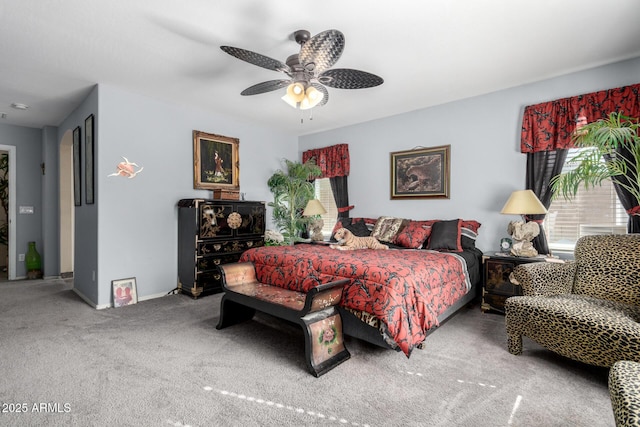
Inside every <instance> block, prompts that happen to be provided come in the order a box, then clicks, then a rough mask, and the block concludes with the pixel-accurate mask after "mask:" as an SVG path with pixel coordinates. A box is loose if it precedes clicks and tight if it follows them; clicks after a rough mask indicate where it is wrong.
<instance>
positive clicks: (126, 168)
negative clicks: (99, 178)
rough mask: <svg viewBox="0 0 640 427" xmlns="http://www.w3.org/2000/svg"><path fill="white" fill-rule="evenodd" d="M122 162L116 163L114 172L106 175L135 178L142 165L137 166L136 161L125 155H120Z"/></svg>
mask: <svg viewBox="0 0 640 427" xmlns="http://www.w3.org/2000/svg"><path fill="white" fill-rule="evenodd" d="M122 158H123V159H124V162H120V163H118V165H117V166H116V172H114V173H112V174H109V175H107V176H124V177H125V178H135V177H136V175H138V174H139V173H140V172H142V170H143V169H144V167H140V166H138V165H137V164H136V163H132V162H130V161H129V160H128V159H127V158H126V157H124V156H122Z"/></svg>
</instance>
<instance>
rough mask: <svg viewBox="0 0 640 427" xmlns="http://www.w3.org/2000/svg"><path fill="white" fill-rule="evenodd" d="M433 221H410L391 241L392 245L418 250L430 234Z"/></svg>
mask: <svg viewBox="0 0 640 427" xmlns="http://www.w3.org/2000/svg"><path fill="white" fill-rule="evenodd" d="M432 225H433V221H410V222H409V224H407V226H406V227H404V228H403V229H402V231H400V232H399V233H398V234H396V238H395V240H394V241H393V243H394V244H396V245H398V246H402V247H405V248H411V249H419V248H421V247H422V245H423V244H424V242H425V241H426V240H427V239H428V238H429V235H430V234H431V226H432Z"/></svg>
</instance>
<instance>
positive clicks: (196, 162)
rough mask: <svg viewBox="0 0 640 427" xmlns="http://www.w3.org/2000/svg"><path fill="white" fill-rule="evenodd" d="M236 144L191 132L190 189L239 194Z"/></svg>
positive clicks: (238, 144) (213, 136) (231, 141)
mask: <svg viewBox="0 0 640 427" xmlns="http://www.w3.org/2000/svg"><path fill="white" fill-rule="evenodd" d="M239 146H240V140H239V139H238V138H231V137H228V136H222V135H215V134H212V133H205V132H200V131H198V130H194V131H193V188H196V189H201V190H214V189H226V190H240V160H239V158H238V156H239V154H238V149H239Z"/></svg>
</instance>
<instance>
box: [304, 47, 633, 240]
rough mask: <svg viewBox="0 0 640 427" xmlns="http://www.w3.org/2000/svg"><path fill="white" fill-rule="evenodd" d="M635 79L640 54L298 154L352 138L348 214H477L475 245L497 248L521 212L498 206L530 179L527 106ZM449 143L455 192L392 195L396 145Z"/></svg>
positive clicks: (364, 127) (400, 119) (318, 138)
mask: <svg viewBox="0 0 640 427" xmlns="http://www.w3.org/2000/svg"><path fill="white" fill-rule="evenodd" d="M638 82H640V58H638V59H634V60H630V61H624V62H620V63H617V64H613V65H609V66H604V67H599V68H595V69H592V70H588V71H583V72H579V73H573V74H569V75H566V76H563V77H558V78H554V79H549V80H545V81H541V82H538V83H533V84H529V85H526V86H520V87H516V88H512V89H508V90H503V91H499V92H495V93H491V94H487V95H483V96H478V97H474V98H469V99H464V100H461V101H457V102H452V103H448V104H444V105H440V106H437V107H433V108H428V109H424V110H419V111H414V112H411V113H407V114H402V115H398V116H394V117H389V118H385V119H381V120H375V121H371V122H367V123H361V124H358V125H355V126H350V127H345V128H342V129H337V130H333V131H328V132H322V133H317V134H313V135H307V136H303V137H301V138H300V142H299V151H300V154H299V155H301V153H302V152H303V151H305V150H308V149H310V148H318V147H324V146H328V145H333V144H339V143H347V144H349V152H350V155H351V174H350V176H349V198H350V204H353V205H355V209H354V210H353V211H352V213H351V216H365V217H377V216H380V215H392V216H398V217H404V218H411V219H438V218H439V219H451V218H464V219H475V220H478V221H480V222H481V223H482V227H481V228H480V236H479V238H478V242H477V244H478V247H480V248H481V249H482V250H484V251H496V250H498V243H499V240H500V238H501V237H504V236H505V235H506V228H507V224H508V222H509V221H511V220H516V219H518V218H517V217H514V216H504V215H501V214H500V210H501V209H502V207H503V205H504V203H505V202H506V200H507V198H508V197H509V195H510V194H511V192H512V191H514V190H518V189H523V188H524V185H525V165H526V156H525V155H524V154H521V153H520V129H521V124H522V112H523V110H524V107H525V106H527V105H530V104H536V103H539V102H544V101H551V100H553V99H557V98H563V97H568V96H574V95H579V94H583V93H588V92H593V91H598V90H603V89H609V88H614V87H619V86H625V85H629V84H635V83H638ZM381 102H383V101H382V100H381ZM449 144H450V145H451V198H450V199H445V200H435V199H433V200H430V199H415V200H391V199H390V153H391V152H394V151H403V150H410V149H412V148H415V147H417V146H423V147H431V146H439V145H449Z"/></svg>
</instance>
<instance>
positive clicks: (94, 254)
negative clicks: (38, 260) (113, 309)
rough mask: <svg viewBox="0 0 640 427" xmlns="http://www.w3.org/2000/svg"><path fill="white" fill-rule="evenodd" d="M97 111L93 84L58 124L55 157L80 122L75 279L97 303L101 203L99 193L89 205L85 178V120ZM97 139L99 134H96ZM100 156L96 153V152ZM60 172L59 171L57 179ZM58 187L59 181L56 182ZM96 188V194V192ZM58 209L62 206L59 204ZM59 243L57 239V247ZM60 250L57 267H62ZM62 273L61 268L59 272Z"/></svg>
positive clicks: (74, 281)
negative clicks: (99, 212)
mask: <svg viewBox="0 0 640 427" xmlns="http://www.w3.org/2000/svg"><path fill="white" fill-rule="evenodd" d="M90 114H94V115H95V116H96V117H98V115H99V111H98V87H97V86H96V87H94V88H93V90H92V91H91V93H90V94H89V96H88V97H87V98H86V99H85V100H84V102H83V103H82V104H81V105H80V106H79V107H78V108H77V109H76V110H75V111H74V112H73V113H71V114H70V115H69V116H68V117H67V118H66V119H65V120H64V121H63V122H62V123H61V124H60V126H58V137H57V144H56V145H55V150H56V159H57V158H58V155H59V152H60V149H59V146H60V143H61V141H62V137H63V135H64V134H65V133H66V132H68V131H73V129H75V128H76V127H77V126H80V129H81V133H80V139H81V143H80V146H81V155H80V159H81V165H82V167H81V173H80V177H81V179H80V181H81V183H82V184H81V188H80V190H81V191H80V196H81V200H82V202H81V203H82V204H81V205H80V206H76V207H75V208H74V215H75V236H74V237H75V239H74V271H73V278H74V280H73V283H74V287H75V288H76V290H77V291H78V292H79V293H80V294H82V296H83V297H85V298H86V299H88V300H89V301H91V302H92V303H94V304H98V295H99V289H98V286H97V281H96V280H95V279H94V275H93V271H96V273H97V270H98V231H97V230H98V220H99V218H98V205H99V203H100V200H99V198H98V197H96V199H95V203H94V204H93V205H87V204H86V203H85V185H86V182H85V179H84V137H85V129H84V120H85V119H86V118H87V117H88V116H89V115H90ZM95 122H96V123H95V124H94V128H95V131H94V132H95V134H97V130H98V129H99V126H100V120H95ZM95 139H96V140H97V139H98V138H97V137H96V138H95ZM94 145H97V141H94ZM94 154H95V155H96V156H97V153H94ZM57 179H58V175H57V174H56V180H57ZM56 188H57V185H56ZM97 191H98V190H97V189H96V195H97V194H98V193H97ZM57 209H59V208H57ZM51 215H52V216H54V215H55V217H56V218H58V219H57V220H56V228H59V224H60V220H59V215H58V210H56V212H55V214H54V213H53V212H51ZM59 247H60V244H59V242H58V248H59ZM59 259H60V258H59V254H58V264H57V267H58V270H59V268H60V263H59ZM58 274H59V272H58Z"/></svg>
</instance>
